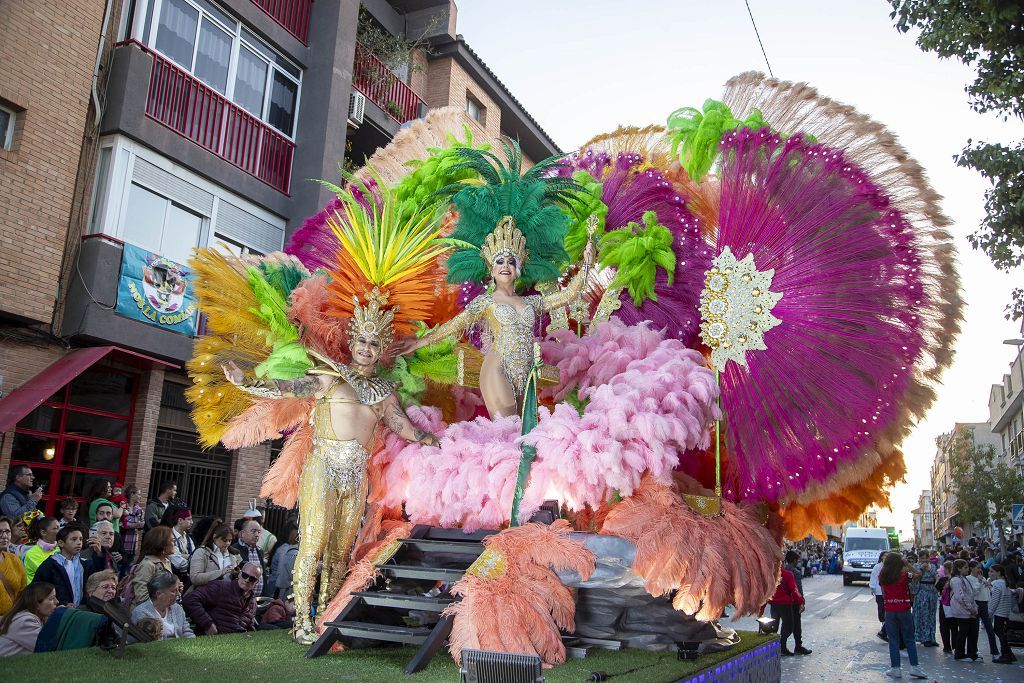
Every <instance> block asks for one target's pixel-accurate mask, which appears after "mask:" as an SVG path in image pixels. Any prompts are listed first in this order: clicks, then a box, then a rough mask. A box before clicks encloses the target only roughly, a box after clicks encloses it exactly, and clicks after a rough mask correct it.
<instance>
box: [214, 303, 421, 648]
mask: <svg viewBox="0 0 1024 683" xmlns="http://www.w3.org/2000/svg"><path fill="white" fill-rule="evenodd" d="M386 304H387V296H386V294H382V293H381V292H379V291H378V290H376V289H375V290H374V291H373V292H371V293H370V294H369V295H368V296H367V301H366V304H365V305H360V304H359V303H358V302H357V303H356V306H355V316H354V317H353V319H352V322H351V324H350V327H349V336H350V343H349V349H350V351H351V353H352V362H351V363H350V364H349V365H336V366H334V367H333V368H332V369H331V370H324V369H322V368H316V369H314V370H311V373H317V374H309V375H306V376H305V377H300V378H298V379H295V380H266V381H262V382H259V383H257V384H254V385H247V384H245V381H246V378H245V373H244V372H243V371H242V369H241V368H239V367H238V366H237V365H236V364H234V363H232V362H229V363H225V364H224V365H223V369H224V375H225V377H227V379H228V381H229V382H231V383H232V384H234V385H235V386H237V387H239V388H240V389H242V391H245V392H246V393H248V394H252V395H254V396H260V397H273V398H282V397H288V398H294V397H314V398H315V399H316V404H315V407H314V409H313V414H312V416H311V418H310V424H311V425H313V427H314V434H315V436H314V437H313V453H312V454H311V455H310V457H309V458H308V459H307V461H306V465H305V467H304V468H303V470H302V476H301V477H300V479H299V524H300V534H301V536H300V538H301V543H300V545H299V554H298V556H297V557H296V558H295V571H294V577H295V578H294V585H295V593H294V595H295V627H294V630H293V636H294V637H295V639H296V640H297V641H299V642H301V643H304V644H309V643H312V642H313V641H315V640H316V631H315V629H314V628H313V622H312V620H311V619H310V609H309V608H310V603H311V596H312V591H313V587H314V585H315V583H316V576H317V573H316V568H317V564H318V563H319V562H321V561H322V562H323V568H324V569H323V574H322V575H321V578H320V598H319V608H318V610H317V611H318V612H319V611H322V610H323V606H324V605H326V603H327V601H328V600H330V598H331V597H332V596H333V595H334V593H335V592H336V591H337V588H338V586H339V585H340V582H341V579H342V578H343V577H344V575H345V570H346V567H347V565H348V555H349V552H350V551H351V548H352V544H353V542H354V541H355V538H356V533H357V532H358V530H359V524H360V520H361V519H362V516H363V511H364V509H365V506H366V493H367V480H366V465H367V462H368V461H369V459H370V453H369V448H370V447H371V446H372V442H373V439H374V437H375V433H376V429H377V426H378V425H379V424H380V423H382V422H383V424H384V425H385V426H386V427H387V428H388V429H390V430H391V431H393V432H394V433H395V434H397V435H399V436H400V437H402V438H403V439H406V440H408V441H416V442H419V443H423V444H430V445H436V444H437V439H436V438H435V437H434V435H432V434H428V433H426V432H424V431H423V430H421V429H418V428H416V427H414V426H413V425H412V423H411V422H409V418H408V417H407V416H406V414H405V411H404V410H402V406H401V403H400V402H399V400H398V396H397V395H396V394H395V384H394V382H391V381H389V380H386V379H382V378H380V377H375V376H374V371H375V368H376V366H377V362H378V361H379V360H380V358H381V354H382V353H383V352H385V351H386V350H387V348H388V346H389V345H390V344H391V341H392V337H393V330H392V321H393V319H394V315H395V312H394V310H392V309H389V308H387V306H386ZM324 360H326V359H324Z"/></svg>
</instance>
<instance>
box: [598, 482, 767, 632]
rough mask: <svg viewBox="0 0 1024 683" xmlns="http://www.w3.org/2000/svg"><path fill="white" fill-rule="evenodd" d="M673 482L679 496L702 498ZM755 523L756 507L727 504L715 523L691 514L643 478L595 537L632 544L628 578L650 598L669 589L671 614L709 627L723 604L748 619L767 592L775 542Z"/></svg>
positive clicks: (691, 485)
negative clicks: (673, 610)
mask: <svg viewBox="0 0 1024 683" xmlns="http://www.w3.org/2000/svg"><path fill="white" fill-rule="evenodd" d="M677 481H678V482H679V483H680V484H682V485H683V486H684V488H685V490H686V492H687V493H698V494H701V495H707V494H709V493H710V491H707V490H706V489H704V488H703V487H701V486H700V485H699V484H698V483H697V482H696V481H695V480H693V479H690V478H689V477H686V476H685V475H677ZM763 522H764V517H763V514H762V513H761V511H760V509H759V508H758V507H746V506H738V505H736V504H735V503H732V502H730V501H728V500H723V501H722V514H721V515H719V516H717V517H706V516H704V515H701V514H698V513H696V512H694V511H693V510H691V509H690V508H689V507H688V506H687V505H686V504H685V503H684V502H683V500H682V498H680V496H679V493H677V491H676V490H674V489H673V487H671V486H669V485H667V484H663V483H661V482H658V481H656V480H655V479H654V478H652V477H649V476H648V477H645V478H644V480H643V481H642V482H641V485H640V488H639V489H638V490H637V491H635V492H634V493H633V495H632V496H630V497H629V498H626V499H624V500H622V501H620V502H618V503H616V504H615V505H614V506H612V509H611V510H610V511H609V512H608V515H607V517H606V518H605V522H604V526H603V527H602V529H601V533H605V534H613V535H615V536H621V537H622V538H626V539H628V540H630V541H632V542H633V543H634V544H635V545H636V559H635V560H634V562H633V572H634V573H635V574H637V575H638V576H642V577H643V578H644V580H645V585H646V587H647V591H648V592H649V593H650V594H651V595H664V594H665V593H669V592H671V591H675V596H674V597H673V600H672V605H673V606H674V607H675V608H676V609H678V610H681V611H683V612H685V613H687V614H692V615H694V616H695V617H696V618H697V619H699V620H701V621H711V620H714V619H717V618H719V617H720V616H721V615H722V610H723V609H724V608H725V607H726V605H730V604H732V605H735V606H736V614H735V615H734V619H736V618H739V617H740V616H743V615H745V614H754V613H756V612H757V611H758V610H759V609H760V607H761V605H763V604H764V603H765V601H766V600H767V599H768V598H769V597H771V595H772V593H773V592H774V591H775V586H776V585H777V584H778V579H779V570H780V567H781V566H782V549H781V539H780V538H778V537H777V536H776V535H775V534H773V532H772V530H771V529H769V528H767V527H765V525H764V524H763ZM737 548H743V549H744V552H736V549H737Z"/></svg>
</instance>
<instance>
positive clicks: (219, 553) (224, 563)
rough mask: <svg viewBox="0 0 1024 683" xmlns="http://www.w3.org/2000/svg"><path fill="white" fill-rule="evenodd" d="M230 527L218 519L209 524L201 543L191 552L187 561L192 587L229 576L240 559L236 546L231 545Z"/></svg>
mask: <svg viewBox="0 0 1024 683" xmlns="http://www.w3.org/2000/svg"><path fill="white" fill-rule="evenodd" d="M232 538H233V534H232V533H231V527H229V526H228V525H227V524H225V523H224V520H222V519H218V520H215V521H214V523H213V524H212V525H211V526H210V529H209V530H208V531H207V532H206V537H205V538H204V539H203V545H202V546H201V547H200V548H198V549H197V550H196V551H195V552H194V553H193V554H192V560H191V562H190V563H189V578H191V579H192V587H193V588H199V587H200V586H205V585H206V584H208V583H210V582H211V581H216V580H218V579H224V578H229V575H230V574H231V572H232V571H234V569H235V567H237V566H238V563H239V562H240V561H241V555H239V554H238V550H237V549H236V548H233V547H231V539H232Z"/></svg>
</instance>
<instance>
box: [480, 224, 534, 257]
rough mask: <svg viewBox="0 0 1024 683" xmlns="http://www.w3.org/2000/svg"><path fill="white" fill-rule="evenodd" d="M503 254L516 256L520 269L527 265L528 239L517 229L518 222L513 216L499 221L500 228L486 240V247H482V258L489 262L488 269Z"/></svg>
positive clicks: (528, 253)
mask: <svg viewBox="0 0 1024 683" xmlns="http://www.w3.org/2000/svg"><path fill="white" fill-rule="evenodd" d="M502 254H505V255H510V256H515V257H516V261H517V262H518V264H519V268H522V267H523V264H524V263H526V257H527V256H529V255H530V252H529V251H528V250H527V249H526V238H525V237H524V236H523V233H521V232H520V231H519V228H517V227H516V221H515V219H514V218H512V216H502V217H501V220H500V221H498V227H496V228H495V229H494V232H492V233H491V234H490V235H488V236H487V238H486V239H484V245H483V246H482V247H480V256H482V257H483V259H484V261H486V262H487V265H488V267H489V266H491V265H492V264H493V263H494V260H495V259H496V258H498V256H501V255H502Z"/></svg>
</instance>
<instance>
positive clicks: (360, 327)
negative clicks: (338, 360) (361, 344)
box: [349, 287, 398, 353]
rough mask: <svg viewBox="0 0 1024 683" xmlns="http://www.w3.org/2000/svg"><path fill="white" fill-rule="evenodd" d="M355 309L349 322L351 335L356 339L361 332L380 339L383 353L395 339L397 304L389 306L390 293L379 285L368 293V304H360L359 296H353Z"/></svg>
mask: <svg viewBox="0 0 1024 683" xmlns="http://www.w3.org/2000/svg"><path fill="white" fill-rule="evenodd" d="M352 299H353V301H354V302H355V310H354V312H353V314H352V321H351V322H350V323H349V336H350V337H351V338H352V339H355V338H356V337H357V336H359V335H360V334H364V335H367V336H373V337H377V338H378V339H380V350H381V353H383V352H384V351H385V350H386V349H387V348H388V346H390V345H391V341H392V340H393V339H394V320H395V311H396V310H398V307H397V306H392V307H390V308H387V307H386V305H387V303H388V293H387V292H381V291H380V289H378V288H377V287H374V288H373V291H372V292H367V293H366V305H365V306H361V305H360V304H359V297H357V296H353V297H352Z"/></svg>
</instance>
